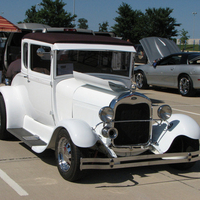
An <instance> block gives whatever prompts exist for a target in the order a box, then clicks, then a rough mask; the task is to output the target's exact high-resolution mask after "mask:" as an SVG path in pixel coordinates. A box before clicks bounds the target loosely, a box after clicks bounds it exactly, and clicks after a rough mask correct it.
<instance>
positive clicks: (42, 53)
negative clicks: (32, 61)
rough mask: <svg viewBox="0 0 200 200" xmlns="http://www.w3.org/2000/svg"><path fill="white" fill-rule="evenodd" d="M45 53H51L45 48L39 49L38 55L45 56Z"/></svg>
mask: <svg viewBox="0 0 200 200" xmlns="http://www.w3.org/2000/svg"><path fill="white" fill-rule="evenodd" d="M45 54H50V52H46V51H45V50H44V49H43V48H39V49H37V55H38V56H39V57H44V55H45Z"/></svg>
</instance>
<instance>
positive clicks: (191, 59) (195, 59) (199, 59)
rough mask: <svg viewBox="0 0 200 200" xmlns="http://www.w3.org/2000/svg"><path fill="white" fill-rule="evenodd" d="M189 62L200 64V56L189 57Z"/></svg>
mask: <svg viewBox="0 0 200 200" xmlns="http://www.w3.org/2000/svg"><path fill="white" fill-rule="evenodd" d="M188 61H189V64H200V54H195V55H189V56H188Z"/></svg>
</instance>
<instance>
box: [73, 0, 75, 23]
mask: <svg viewBox="0 0 200 200" xmlns="http://www.w3.org/2000/svg"><path fill="white" fill-rule="evenodd" d="M73 15H75V0H74V9H73ZM74 25H75V19H74Z"/></svg>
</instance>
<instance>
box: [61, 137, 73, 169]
mask: <svg viewBox="0 0 200 200" xmlns="http://www.w3.org/2000/svg"><path fill="white" fill-rule="evenodd" d="M58 163H59V165H60V168H61V169H62V170H64V171H68V170H69V169H70V166H71V146H70V143H69V142H68V140H67V139H66V138H61V139H60V141H59V145H58Z"/></svg>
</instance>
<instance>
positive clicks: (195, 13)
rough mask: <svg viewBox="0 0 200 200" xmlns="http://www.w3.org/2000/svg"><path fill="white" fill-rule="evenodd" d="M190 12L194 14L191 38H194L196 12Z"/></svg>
mask: <svg viewBox="0 0 200 200" xmlns="http://www.w3.org/2000/svg"><path fill="white" fill-rule="evenodd" d="M192 14H193V15H194V22H193V39H194V30H195V15H196V14H197V12H193V13H192Z"/></svg>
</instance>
